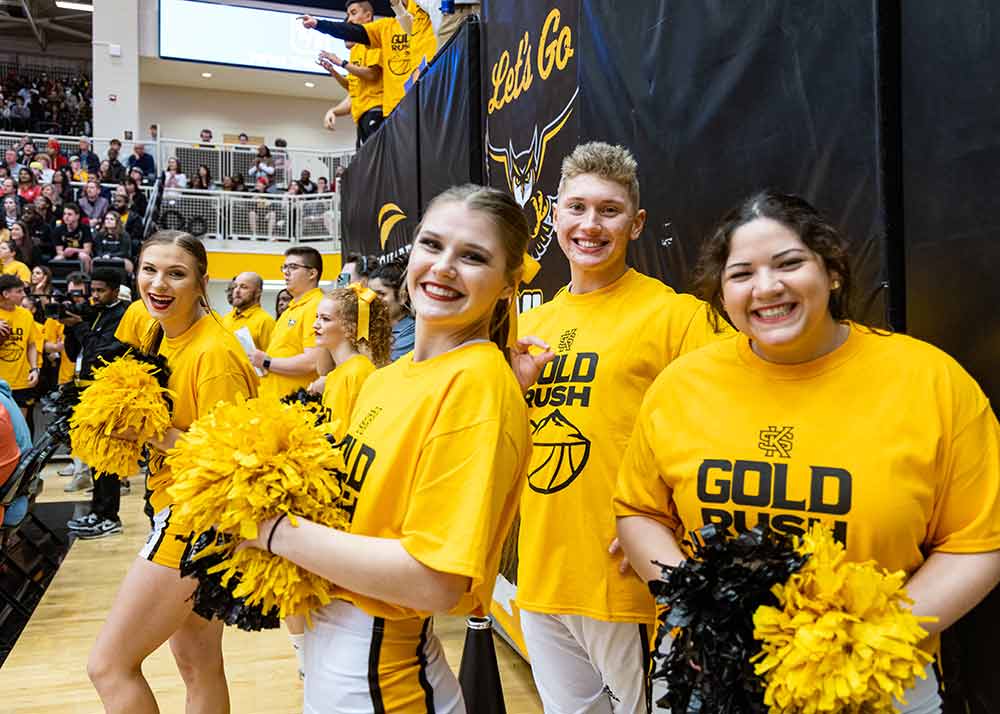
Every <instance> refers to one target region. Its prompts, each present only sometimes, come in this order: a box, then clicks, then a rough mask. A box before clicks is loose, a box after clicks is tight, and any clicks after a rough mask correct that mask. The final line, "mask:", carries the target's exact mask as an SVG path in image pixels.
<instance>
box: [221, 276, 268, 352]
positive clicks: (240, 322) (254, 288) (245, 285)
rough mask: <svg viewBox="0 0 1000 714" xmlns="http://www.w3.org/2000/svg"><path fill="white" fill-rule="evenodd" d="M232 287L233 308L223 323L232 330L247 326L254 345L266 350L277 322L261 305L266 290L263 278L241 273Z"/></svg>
mask: <svg viewBox="0 0 1000 714" xmlns="http://www.w3.org/2000/svg"><path fill="white" fill-rule="evenodd" d="M232 287H233V293H232V302H231V304H232V306H233V309H232V310H230V311H229V312H228V313H226V315H225V316H224V317H223V318H222V324H223V325H224V326H225V328H226V329H227V330H229V331H230V332H236V331H237V330H240V329H242V328H244V327H245V328H247V330H249V331H250V337H252V338H253V344H254V347H256V348H257V349H259V350H266V349H267V346H268V345H269V344H271V334H272V333H273V332H274V325H275V322H274V318H273V317H271V316H270V315H268V314H267V312H266V311H265V310H264V308H262V307H261V306H260V296H261V293H263V292H264V281H263V279H262V278H261V277H260V276H259V275H257V273H252V272H246V273H240V274H239V275H237V276H236V279H235V280H233V285H232Z"/></svg>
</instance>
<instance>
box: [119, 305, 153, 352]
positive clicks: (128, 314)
mask: <svg viewBox="0 0 1000 714" xmlns="http://www.w3.org/2000/svg"><path fill="white" fill-rule="evenodd" d="M155 324H156V318H154V317H153V316H152V315H150V314H149V309H148V308H147V307H146V303H144V302H143V301H142V300H136V301H134V302H133V303H132V304H131V305H129V306H128V308H127V309H126V310H125V314H124V315H122V319H121V322H119V323H118V327H117V329H115V339H117V340H118V341H119V342H124V343H125V344H128V345H132V346H133V347H142V344H143V340H144V338H145V337H146V336H147V335H148V334H149V331H150V330H152V329H153V326H154V325H155Z"/></svg>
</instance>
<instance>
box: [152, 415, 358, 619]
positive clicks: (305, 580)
mask: <svg viewBox="0 0 1000 714" xmlns="http://www.w3.org/2000/svg"><path fill="white" fill-rule="evenodd" d="M315 421H316V417H315V414H314V413H313V412H312V411H311V410H310V409H309V408H308V407H306V406H303V405H301V404H294V403H293V404H282V403H281V402H280V401H279V400H278V399H275V398H266V397H261V398H258V399H250V400H244V399H242V398H239V399H238V400H237V401H236V402H235V403H231V404H219V405H218V406H216V408H215V409H213V410H212V411H211V412H210V413H209V414H207V415H206V416H204V417H202V418H201V419H199V420H197V421H196V422H195V423H194V424H192V425H191V428H190V429H189V430H188V431H187V432H186V433H185V434H184V435H183V436H182V437H181V438H180V439H179V440H178V442H177V445H176V447H175V448H174V449H172V450H171V451H170V453H169V454H168V456H167V464H168V465H169V467H170V469H171V472H172V474H173V478H174V484H173V485H172V486H171V487H170V489H169V493H170V495H171V497H172V498H173V499H174V500H175V502H176V503H177V506H176V512H177V517H178V518H179V519H182V520H184V521H185V522H188V523H191V525H192V527H193V529H194V530H195V532H201V531H207V530H209V529H210V528H215V529H216V530H217V531H218V532H219V533H221V534H223V535H228V536H232V537H234V538H236V539H237V540H245V539H251V538H256V537H257V524H258V523H260V522H261V521H264V520H266V519H268V518H272V517H274V516H277V515H279V514H281V513H288V514H289V522H290V523H292V525H296V521H295V518H294V515H292V514H295V515H299V516H302V517H303V518H307V519H309V520H310V521H313V522H316V523H320V524H322V525H325V526H328V527H331V528H345V527H346V526H347V517H346V513H345V511H344V510H343V509H342V508H341V507H340V504H339V501H340V496H341V486H340V481H339V480H338V478H337V476H336V474H337V473H338V472H343V470H344V461H343V457H342V456H341V454H340V452H339V450H335V449H334V448H333V447H332V446H331V444H330V442H329V440H328V439H327V432H328V429H327V428H326V427H325V426H317V425H316V424H315ZM213 553H224V554H225V555H226V557H225V558H224V559H223V560H222V562H220V563H219V564H218V565H216V566H214V567H213V568H211V569H210V570H209V572H219V573H222V582H223V585H225V584H226V583H228V582H229V581H230V580H231V579H232V578H233V576H235V575H238V576H239V585H238V586H235V589H234V590H233V595H234V596H236V597H246V602H247V604H248V605H257V604H261V605H263V610H264V611H265V612H266V611H268V610H270V609H271V608H272V607H277V608H278V609H279V612H280V616H281V617H287V616H288V615H304V614H308V612H309V611H310V610H313V609H316V608H318V607H321V606H323V605H325V604H326V603H328V602H329V601H330V596H329V594H328V590H329V588H330V583H329V582H328V581H327V580H325V579H324V578H322V577H320V576H318V575H315V574H314V573H311V572H309V571H307V570H304V569H303V568H300V567H299V566H297V565H295V564H294V563H291V562H289V561H287V560H285V559H284V558H280V557H278V556H275V555H271V554H270V553H267V552H264V551H261V550H256V549H244V550H240V551H238V552H236V551H234V545H233V543H232V542H228V543H222V544H218V545H215V546H213V547H211V548H208V549H206V550H205V551H203V552H201V553H199V554H198V556H197V557H199V558H200V557H205V556H207V555H211V554H213Z"/></svg>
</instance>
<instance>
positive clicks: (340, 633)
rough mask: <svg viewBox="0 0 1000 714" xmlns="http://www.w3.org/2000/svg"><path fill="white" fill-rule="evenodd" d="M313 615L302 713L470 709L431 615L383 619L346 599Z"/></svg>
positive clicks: (454, 713)
mask: <svg viewBox="0 0 1000 714" xmlns="http://www.w3.org/2000/svg"><path fill="white" fill-rule="evenodd" d="M312 620H313V626H312V627H311V628H306V633H305V634H306V638H305V663H306V669H305V674H306V679H305V697H304V704H303V709H302V711H303V714H397V713H398V714H466V712H465V703H464V701H463V700H462V692H461V690H460V688H459V686H458V680H457V679H456V678H455V675H454V673H453V672H452V671H451V668H450V667H449V666H448V662H447V660H446V659H445V657H444V652H443V650H442V649H441V642H440V641H439V640H438V638H437V636H435V634H434V629H433V624H432V620H430V619H426V620H420V619H411V620H401V621H400V620H384V619H382V618H380V617H372V616H371V615H369V614H367V613H366V612H364V611H362V610H359V609H358V608H356V607H354V606H353V605H351V604H350V603H347V602H344V601H343V600H334V601H333V602H332V603H330V604H329V605H327V606H326V607H324V608H323V609H321V610H319V611H317V612H314V613H313V615H312Z"/></svg>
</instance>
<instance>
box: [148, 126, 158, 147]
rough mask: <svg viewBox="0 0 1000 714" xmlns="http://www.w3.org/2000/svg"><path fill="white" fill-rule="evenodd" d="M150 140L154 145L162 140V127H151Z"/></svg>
mask: <svg viewBox="0 0 1000 714" xmlns="http://www.w3.org/2000/svg"><path fill="white" fill-rule="evenodd" d="M149 139H150V141H152V142H153V143H156V142H157V141H159V139H160V125H159V124H150V125H149Z"/></svg>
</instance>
